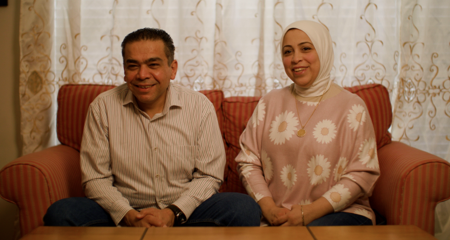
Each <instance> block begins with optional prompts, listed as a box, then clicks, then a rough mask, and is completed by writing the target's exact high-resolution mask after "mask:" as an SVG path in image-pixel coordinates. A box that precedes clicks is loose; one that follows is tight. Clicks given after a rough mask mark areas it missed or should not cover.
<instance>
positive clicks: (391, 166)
mask: <svg viewBox="0 0 450 240" xmlns="http://www.w3.org/2000/svg"><path fill="white" fill-rule="evenodd" d="M378 158H379V161H380V172H381V175H380V178H379V179H378V182H377V184H376V186H375V189H374V191H373V194H372V197H371V198H370V203H371V205H372V207H373V208H374V209H376V210H377V211H378V212H379V213H381V214H382V215H383V216H385V217H386V220H387V224H389V225H391V224H392V225H400V224H401V225H416V226H418V227H420V228H422V229H423V230H425V231H427V232H428V233H430V234H434V213H435V208H436V205H437V203H439V202H442V201H445V200H447V199H449V198H450V185H449V184H448V182H449V181H450V164H449V163H448V162H447V161H445V160H443V159H441V158H439V157H437V156H435V155H432V154H430V153H427V152H424V151H421V150H419V149H416V148H413V147H411V146H408V145H406V144H404V143H401V142H392V143H390V144H387V145H385V146H383V147H382V148H380V149H379V150H378Z"/></svg>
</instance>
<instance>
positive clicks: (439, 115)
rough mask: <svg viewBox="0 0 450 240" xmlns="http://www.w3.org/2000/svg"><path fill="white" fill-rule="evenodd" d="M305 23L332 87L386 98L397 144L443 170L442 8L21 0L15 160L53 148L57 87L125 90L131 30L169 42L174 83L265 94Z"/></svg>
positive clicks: (400, 0)
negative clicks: (312, 27) (288, 38)
mask: <svg viewBox="0 0 450 240" xmlns="http://www.w3.org/2000/svg"><path fill="white" fill-rule="evenodd" d="M301 19H309V20H314V21H318V22H320V23H322V24H324V25H325V26H326V27H327V28H328V29H329V30H330V33H331V36H332V38H333V41H334V50H335V62H334V68H333V78H334V81H335V82H336V83H338V84H339V85H341V86H354V85H360V84H367V83H381V84H383V85H384V86H386V87H387V88H388V89H389V92H390V94H391V100H392V106H393V109H394V121H393V125H392V135H393V138H394V140H398V141H402V142H405V143H407V144H409V145H411V146H414V147H416V148H420V149H422V150H425V151H428V152H431V153H433V154H435V155H438V156H440V157H442V158H444V159H446V160H447V161H450V147H449V146H450V130H449V129H450V1H448V0H416V1H413V0H245V1H242V0H152V1H150V0H147V1H145V0H95V1H91V0H22V2H21V22H20V48H21V50H20V53H21V56H20V87H19V90H20V101H21V103H20V104H21V113H22V119H21V129H22V137H23V143H24V147H23V153H24V154H27V153H31V152H35V151H38V150H41V149H44V148H47V147H49V146H52V145H56V144H57V143H58V141H57V138H56V132H55V119H56V116H55V115H56V107H57V106H56V102H55V100H56V94H57V92H58V89H59V87H60V86H62V85H64V84H85V83H97V84H116V85H118V84H121V83H122V82H123V70H122V69H123V68H122V57H121V50H120V43H121V41H122V39H123V38H124V36H125V35H126V34H127V33H129V32H131V31H133V30H136V29H138V28H141V27H156V28H162V29H165V30H166V31H167V32H168V33H169V34H170V35H171V36H172V37H173V39H174V42H175V46H176V52H175V57H176V59H177V60H178V62H179V71H178V74H177V77H176V79H175V81H176V82H178V83H179V84H181V85H184V86H186V87H189V88H193V89H195V90H200V89H222V90H223V91H224V93H225V95H226V96H238V95H239V96H261V95H264V94H265V93H267V92H269V91H270V90H272V89H274V88H280V87H283V86H286V85H288V84H290V83H291V82H290V80H289V79H288V78H287V76H286V75H285V73H284V69H283V66H282V62H281V55H280V50H279V47H280V40H281V33H282V29H283V28H284V27H285V26H287V25H288V24H289V23H291V22H293V21H296V20H301ZM449 212H450V204H447V206H446V207H444V208H443V209H442V210H440V211H439V212H438V214H437V218H441V220H440V221H438V222H437V225H436V232H437V233H440V232H442V229H444V228H445V229H448V230H447V232H448V231H450V221H448V216H449ZM438 220H439V219H438ZM437 236H438V235H437Z"/></svg>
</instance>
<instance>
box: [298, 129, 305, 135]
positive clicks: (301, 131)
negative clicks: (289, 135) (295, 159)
mask: <svg viewBox="0 0 450 240" xmlns="http://www.w3.org/2000/svg"><path fill="white" fill-rule="evenodd" d="M305 135H306V131H305V129H303V128H302V129H300V130H298V132H297V136H299V137H304V136H305Z"/></svg>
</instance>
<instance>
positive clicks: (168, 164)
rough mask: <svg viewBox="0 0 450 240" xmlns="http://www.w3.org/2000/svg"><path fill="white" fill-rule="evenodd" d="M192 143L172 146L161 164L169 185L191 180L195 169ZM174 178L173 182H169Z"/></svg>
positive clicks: (194, 150)
mask: <svg viewBox="0 0 450 240" xmlns="http://www.w3.org/2000/svg"><path fill="white" fill-rule="evenodd" d="M195 152H196V147H195V146H194V145H184V146H173V147H171V151H170V152H169V153H168V155H167V156H166V157H165V160H164V161H163V164H164V165H165V166H164V168H165V172H166V174H167V179H168V181H169V185H173V184H175V185H178V184H180V183H187V182H190V181H191V180H192V177H193V173H194V169H195ZM173 180H175V182H171V181H173Z"/></svg>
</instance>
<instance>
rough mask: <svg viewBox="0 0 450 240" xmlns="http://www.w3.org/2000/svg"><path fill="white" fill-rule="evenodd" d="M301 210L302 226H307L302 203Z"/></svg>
mask: <svg viewBox="0 0 450 240" xmlns="http://www.w3.org/2000/svg"><path fill="white" fill-rule="evenodd" d="M300 210H302V226H305V214H303V205H300Z"/></svg>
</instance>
